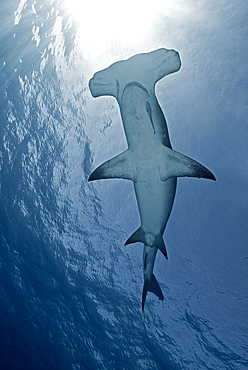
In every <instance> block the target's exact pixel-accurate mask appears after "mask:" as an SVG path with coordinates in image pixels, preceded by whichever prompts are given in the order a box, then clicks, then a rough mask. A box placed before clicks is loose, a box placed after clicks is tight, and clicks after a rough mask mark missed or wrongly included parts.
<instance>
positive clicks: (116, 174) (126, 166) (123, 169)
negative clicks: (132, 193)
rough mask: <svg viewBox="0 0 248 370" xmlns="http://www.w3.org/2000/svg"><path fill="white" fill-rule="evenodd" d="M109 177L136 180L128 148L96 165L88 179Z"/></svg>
mask: <svg viewBox="0 0 248 370" xmlns="http://www.w3.org/2000/svg"><path fill="white" fill-rule="evenodd" d="M111 178H119V179H127V180H132V181H134V182H136V173H135V171H134V169H133V165H132V160H131V158H130V153H129V151H128V150H126V151H125V152H123V153H121V154H119V155H117V156H116V157H114V158H112V159H110V160H108V161H107V162H105V163H103V164H101V165H100V166H99V167H97V168H96V169H95V171H93V172H92V174H91V175H90V177H89V179H88V181H94V180H100V179H111Z"/></svg>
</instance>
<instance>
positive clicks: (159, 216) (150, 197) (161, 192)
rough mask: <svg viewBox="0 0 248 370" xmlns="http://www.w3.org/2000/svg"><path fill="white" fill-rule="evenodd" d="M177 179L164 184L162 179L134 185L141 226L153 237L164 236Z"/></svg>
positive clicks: (139, 181) (138, 181) (138, 182)
mask: <svg viewBox="0 0 248 370" xmlns="http://www.w3.org/2000/svg"><path fill="white" fill-rule="evenodd" d="M176 184H177V179H176V178H170V179H168V180H167V181H165V182H162V181H161V180H160V178H158V177H153V178H150V179H149V180H143V181H142V180H139V179H137V182H135V183H134V189H135V195H136V199H137V204H138V208H139V214H140V220H141V226H142V228H143V230H144V231H145V232H147V233H150V234H152V235H154V236H155V235H157V234H159V233H161V234H163V232H164V230H165V227H166V224H167V221H168V219H169V217H170V213H171V210H172V206H173V202H174V198H175V193H176Z"/></svg>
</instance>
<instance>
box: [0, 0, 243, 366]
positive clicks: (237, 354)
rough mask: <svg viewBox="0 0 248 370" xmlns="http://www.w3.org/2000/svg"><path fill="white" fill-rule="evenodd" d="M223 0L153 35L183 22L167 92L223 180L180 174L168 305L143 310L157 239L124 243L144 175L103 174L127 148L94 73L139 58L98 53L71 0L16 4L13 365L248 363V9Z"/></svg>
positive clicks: (0, 350)
mask: <svg viewBox="0 0 248 370" xmlns="http://www.w3.org/2000/svg"><path fill="white" fill-rule="evenodd" d="M193 3H195V5H197V4H196V3H198V2H196V1H195V2H193ZM207 3H208V4H209V5H206V4H207ZM220 3H221V4H220V8H219V9H216V5H214V2H211V1H210V2H205V1H202V2H201V7H202V8H201V9H204V10H205V11H206V13H205V15H206V16H207V17H208V19H209V18H210V17H211V19H212V26H211V25H209V24H208V26H207V27H203V26H202V28H200V29H198V30H195V31H192V30H194V28H195V24H194V20H193V19H192V18H190V19H182V20H178V19H177V20H176V21H175V24H174V25H173V26H172V22H171V21H170V22H169V21H168V24H167V23H166V22H165V20H164V19H162V18H161V19H159V20H158V24H159V25H160V27H161V34H159V35H158V31H156V32H157V34H156V33H154V34H153V35H152V36H151V40H150V41H149V42H148V41H147V42H148V44H147V45H146V47H147V48H150V49H151V50H152V49H155V48H157V47H158V46H164V47H167V45H164V44H162V45H161V43H162V42H163V43H166V41H167V40H166V37H165V36H166V35H168V32H170V33H169V34H170V37H169V36H168V43H173V45H169V47H170V46H171V47H174V48H175V49H177V50H179V51H180V52H181V55H182V61H183V68H184V71H185V73H184V72H182V74H181V75H180V76H181V77H180V76H175V77H171V78H170V79H169V80H168V82H166V81H165V82H162V83H161V84H160V85H159V87H158V95H159V99H160V101H161V102H162V105H163V108H164V109H165V110H166V116H167V118H168V124H169V129H170V133H171V138H172V142H173V144H174V145H175V147H176V148H177V149H178V150H179V151H181V152H183V153H185V154H188V155H189V156H192V157H194V158H196V159H197V160H199V161H200V162H202V163H204V164H207V166H208V167H209V168H211V170H213V172H214V174H215V175H216V177H217V183H216V184H209V183H207V182H204V181H201V180H199V181H197V180H190V179H182V180H181V181H179V185H178V193H177V197H176V201H175V206H174V209H173V213H172V216H171V220H170V222H169V224H168V230H166V233H165V240H166V245H167V248H168V252H169V261H168V262H166V261H164V259H163V258H162V257H161V258H160V259H158V261H157V265H156V269H157V270H156V276H157V278H158V280H159V282H160V284H161V287H162V290H163V292H164V295H165V301H164V302H163V303H162V302H160V301H158V300H157V298H156V297H153V296H152V295H149V294H148V297H147V302H146V308H145V311H144V313H143V314H142V313H141V291H142V284H143V282H142V248H141V246H130V247H124V246H123V242H124V241H125V240H126V239H127V237H128V236H129V235H130V234H131V233H132V232H133V231H134V230H135V229H136V228H137V226H138V223H139V219H138V213H137V209H136V204H135V198H134V194H133V189H132V186H131V184H129V182H128V181H122V180H116V181H115V180H113V181H109V182H104V183H103V182H102V183H99V184H89V183H88V182H87V178H88V176H89V174H90V173H91V172H92V170H93V168H95V167H96V165H98V164H99V163H101V162H103V161H104V160H106V159H107V158H110V157H111V156H113V155H115V154H117V152H120V151H122V150H123V149H124V148H125V145H126V143H125V139H124V135H123V132H122V127H121V124H120V121H119V116H118V111H117V110H116V106H115V103H114V101H113V100H111V99H107V100H100V102H97V101H95V100H93V99H92V98H91V96H90V94H89V91H88V80H89V78H90V77H91V76H92V74H93V73H94V72H95V71H96V70H98V69H100V68H102V67H106V66H108V65H109V64H110V63H109V61H110V59H111V58H112V59H111V62H112V61H116V60H119V59H120V55H121V56H123V57H127V55H126V54H125V51H122V50H121V49H117V50H111V51H110V53H109V54H110V56H109V55H105V56H104V57H103V59H102V60H101V61H98V60H97V59H94V60H91V59H89V58H87V56H86V55H85V54H84V52H83V46H80V44H79V41H78V38H77V26H76V24H75V23H74V21H73V19H72V17H71V16H70V14H69V13H68V11H67V10H66V8H65V7H64V5H63V2H61V1H59V0H57V1H56V0H55V1H54V0H53V1H40V0H38V1H35V0H34V1H32V0H31V1H28V0H21V1H13V0H11V1H2V2H1V5H0V14H1V15H0V17H1V23H0V31H1V36H0V37H1V48H0V66H1V68H0V79H1V84H0V91H1V111H0V115H1V120H0V122H1V128H0V135H1V140H0V153H1V160H0V163H1V203H0V212H1V213H0V238H1V245H0V365H1V369H168V370H174V369H178V370H179V369H180V370H181V369H187V370H191V369H193V370H197V369H233V370H236V369H246V368H247V367H248V359H247V350H248V339H247V332H248V330H247V329H248V325H247V322H248V317H247V316H248V314H247V312H248V311H247V308H248V307H247V285H248V284H247V282H248V276H247V274H248V273H247V261H248V251H247V237H248V232H247V189H246V188H247V186H246V184H247V166H248V163H247V144H248V132H247V84H246V83H247V71H246V72H245V60H246V57H247V47H246V41H245V40H246V34H245V29H246V28H245V24H246V23H245V20H246V15H247V10H245V4H244V2H242V1H238V2H237V3H235V4H234V5H233V6H231V5H228V4H227V3H228V2H226V1H224V0H223V1H221V2H220ZM236 6H237V8H236ZM234 8H235V9H236V10H235V9H234ZM234 10H235V11H234ZM195 11H196V10H195ZM197 14H198V13H197ZM227 20H228V21H227ZM159 22H160V23H159ZM189 24H190V26H189ZM201 24H202V22H201ZM173 27H174V28H175V27H177V30H178V32H176V31H175V29H174V28H173ZM215 31H218V32H215ZM186 36H187V38H186ZM203 41H204V42H203ZM174 44H175V45H174ZM230 45H231V46H230ZM140 51H144V50H135V48H134V49H133V50H132V51H130V50H128V51H127V52H132V53H131V54H135V53H137V52H140ZM128 56H130V55H128ZM100 64H101V65H100ZM99 66H100V68H99ZM190 83H191V84H192V85H191V86H189V84H190ZM206 117H207V124H206Z"/></svg>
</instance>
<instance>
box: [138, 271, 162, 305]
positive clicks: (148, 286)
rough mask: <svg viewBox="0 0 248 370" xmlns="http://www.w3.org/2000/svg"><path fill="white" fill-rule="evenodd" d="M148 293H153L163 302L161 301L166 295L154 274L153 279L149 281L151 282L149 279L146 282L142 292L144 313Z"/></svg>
mask: <svg viewBox="0 0 248 370" xmlns="http://www.w3.org/2000/svg"><path fill="white" fill-rule="evenodd" d="M148 292H151V293H153V294H155V295H156V296H157V297H158V299H159V300H161V301H163V300H164V295H163V293H162V290H161V288H160V286H159V284H158V282H157V279H156V278H155V276H154V274H152V278H151V279H149V280H148V279H147V280H145V282H144V286H143V292H142V312H143V311H144V307H145V301H146V296H147V293H148Z"/></svg>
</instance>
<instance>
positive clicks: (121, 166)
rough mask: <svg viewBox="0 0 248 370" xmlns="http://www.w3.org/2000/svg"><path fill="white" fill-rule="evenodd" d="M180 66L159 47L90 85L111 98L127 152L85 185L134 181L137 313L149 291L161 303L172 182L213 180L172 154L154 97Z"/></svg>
mask: <svg viewBox="0 0 248 370" xmlns="http://www.w3.org/2000/svg"><path fill="white" fill-rule="evenodd" d="M180 67H181V61H180V57H179V54H178V52H176V51H174V50H167V49H164V48H162V49H158V50H155V51H152V52H149V53H142V54H138V55H135V56H133V57H131V58H129V59H127V60H122V61H119V62H116V63H114V64H112V65H111V66H110V67H108V68H106V69H104V70H101V71H99V72H97V73H95V74H94V76H93V78H92V79H91V80H90V81H89V88H90V91H91V94H92V96H93V97H99V96H103V95H109V96H113V97H115V99H116V100H117V102H118V105H119V108H120V113H121V118H122V121H123V126H124V131H125V135H126V139H127V143H128V149H127V150H126V151H124V152H123V153H121V154H119V155H117V156H116V157H114V158H112V159H110V160H108V161H107V162H105V163H103V164H102V165H100V166H99V167H98V168H97V169H96V170H95V171H93V173H92V174H91V175H90V177H89V181H93V180H98V179H109V178H123V179H129V180H132V181H133V184H134V190H135V194H136V198H137V203H138V208H139V214H140V220H141V226H140V228H139V229H138V230H136V231H135V232H134V233H133V234H132V235H131V236H130V238H129V239H128V240H127V241H126V243H125V245H127V244H131V243H136V242H142V243H143V244H144V252H143V273H144V287H143V293H142V311H143V310H144V304H145V299H146V295H147V292H148V291H150V292H152V293H154V294H155V295H156V296H157V297H158V298H159V299H161V300H163V299H164V296H163V293H162V291H161V289H160V287H159V284H158V282H157V280H156V278H155V276H154V274H153V267H154V263H155V258H156V254H157V250H158V249H159V250H160V251H161V252H162V253H163V255H164V256H165V257H166V258H168V256H167V251H166V248H165V244H164V240H163V233H164V230H165V227H166V224H167V222H168V219H169V217H170V213H171V210H172V206H173V202H174V198H175V193H176V184H177V177H179V176H180V177H182V176H191V177H199V178H208V179H212V180H215V177H214V175H213V174H212V173H211V172H210V171H209V170H208V169H207V168H206V167H204V166H202V165H201V164H200V163H198V162H196V161H194V160H193V159H190V158H189V157H186V156H184V155H183V154H180V153H178V152H176V151H174V150H172V147H171V143H170V138H169V133H168V129H167V124H166V120H165V117H164V115H163V112H162V110H161V108H160V105H159V103H158V101H157V98H156V96H155V84H156V82H158V81H159V80H160V79H161V78H163V77H164V76H166V75H168V74H171V73H174V72H176V71H178V70H179V69H180Z"/></svg>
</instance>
